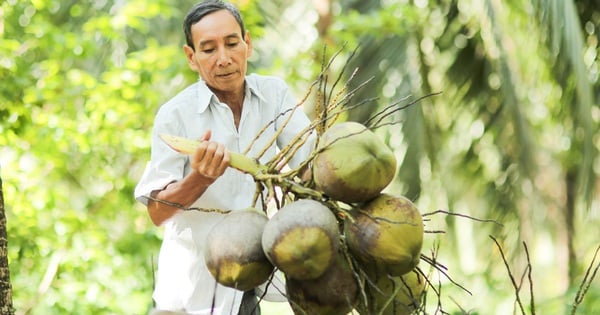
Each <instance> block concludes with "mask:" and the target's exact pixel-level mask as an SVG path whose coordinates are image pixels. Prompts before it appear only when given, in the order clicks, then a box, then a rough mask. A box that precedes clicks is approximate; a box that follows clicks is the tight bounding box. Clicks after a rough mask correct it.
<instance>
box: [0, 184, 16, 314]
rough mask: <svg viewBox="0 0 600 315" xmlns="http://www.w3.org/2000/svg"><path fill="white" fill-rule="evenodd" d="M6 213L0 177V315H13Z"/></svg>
mask: <svg viewBox="0 0 600 315" xmlns="http://www.w3.org/2000/svg"><path fill="white" fill-rule="evenodd" d="M6 234H7V233H6V213H5V211H4V192H3V191H2V177H0V314H14V310H13V303H12V286H11V284H10V268H9V266H8V240H7V235H6Z"/></svg>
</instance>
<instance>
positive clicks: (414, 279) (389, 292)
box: [356, 270, 426, 315]
mask: <svg viewBox="0 0 600 315" xmlns="http://www.w3.org/2000/svg"><path fill="white" fill-rule="evenodd" d="M365 274H366V278H365V279H364V280H365V281H364V290H365V297H366V300H359V302H358V305H357V307H356V309H357V311H358V313H359V314H361V315H370V314H382V315H405V314H406V315H408V314H412V313H413V312H414V311H415V310H417V309H418V308H419V306H420V304H421V300H422V295H423V292H424V290H425V286H426V282H425V279H424V277H423V276H422V275H421V274H420V273H419V272H418V271H416V270H413V271H411V272H409V273H407V274H405V275H403V276H400V277H393V276H390V275H388V274H385V273H381V272H374V271H373V270H371V271H366V272H365ZM365 302H366V303H365Z"/></svg>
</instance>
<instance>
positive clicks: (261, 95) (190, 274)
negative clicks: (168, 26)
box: [135, 74, 313, 315]
mask: <svg viewBox="0 0 600 315" xmlns="http://www.w3.org/2000/svg"><path fill="white" fill-rule="evenodd" d="M245 95H246V97H245V98H244V103H243V107H242V115H241V119H240V122H239V129H236V127H235V124H234V120H233V113H232V111H231V110H230V108H229V107H228V106H227V105H226V104H223V103H220V102H219V100H218V99H217V97H216V96H215V95H214V94H213V93H212V92H211V91H210V89H209V88H208V87H207V86H206V84H205V83H204V82H203V81H199V82H197V83H195V84H192V85H191V86H189V87H187V88H186V89H184V90H183V91H181V92H180V93H179V94H178V95H176V96H175V97H174V98H172V99H171V100H169V101H168V102H167V103H165V104H164V105H163V106H161V107H160V109H159V111H158V113H157V115H156V118H155V122H154V127H153V130H152V149H151V159H150V162H149V163H148V164H147V166H146V169H145V171H144V174H143V175H142V178H141V180H140V182H139V183H138V185H137V187H136V189H135V197H136V199H137V200H139V201H140V202H142V203H144V204H147V198H146V197H147V196H149V195H150V193H151V192H152V191H154V190H159V189H163V188H164V187H165V186H166V185H168V184H169V183H171V182H173V181H177V180H181V179H182V178H183V177H184V176H185V175H186V174H188V173H189V172H190V162H189V157H188V156H187V155H183V154H179V153H177V152H175V151H173V150H172V149H171V148H169V147H168V146H167V145H166V144H165V143H163V141H162V140H161V139H160V138H159V134H161V133H165V134H170V135H176V136H181V137H186V138H190V139H198V138H200V137H201V136H202V135H203V134H204V132H205V131H206V130H208V129H210V130H211V131H212V137H211V140H213V141H216V142H220V143H223V144H224V145H225V146H226V147H227V149H228V150H230V151H232V152H244V151H245V150H246V148H247V147H249V146H250V145H251V143H253V141H255V142H254V144H253V145H252V148H251V150H250V151H249V153H248V154H247V155H248V156H250V157H253V158H254V157H256V156H257V154H258V152H261V151H262V150H263V149H264V147H265V145H266V144H267V143H268V142H269V141H270V140H271V139H272V137H273V136H274V134H275V132H276V129H277V128H281V126H282V123H283V122H284V121H285V119H286V117H287V116H289V113H290V111H289V109H290V108H292V107H294V106H295V105H296V104H297V101H296V99H295V98H294V97H292V95H291V93H290V92H289V89H288V87H287V85H286V84H285V83H284V81H282V80H281V79H278V78H274V77H266V76H259V75H255V74H252V75H249V76H247V77H246V94H245ZM281 113H287V114H284V115H282V114H281ZM273 121H275V123H274V124H273V123H272V122H273ZM309 123H310V122H309V120H308V118H307V117H306V115H305V114H304V113H303V112H302V109H301V108H298V109H296V111H295V112H294V114H293V116H292V119H291V121H290V122H289V123H288V124H287V125H286V127H285V128H284V129H283V132H282V133H281V134H280V135H279V136H278V137H277V141H276V145H271V146H270V147H269V148H268V150H267V153H266V154H265V155H264V156H263V157H262V158H261V159H260V161H261V162H262V163H265V162H266V161H268V160H269V159H270V158H272V157H273V156H274V154H275V153H276V152H277V148H278V147H279V148H281V147H283V146H284V145H285V144H287V143H289V142H290V141H291V140H292V139H293V138H294V137H296V135H298V134H300V133H301V132H302V131H303V129H304V128H305V127H307V126H308V124H309ZM269 124H270V125H269ZM265 126H269V127H268V128H267V129H266V130H265V131H264V132H263V134H262V136H261V137H260V138H258V140H255V138H256V135H258V134H259V132H260V131H261V130H262V129H263V128H264V127H265ZM312 145H313V142H311V141H309V142H307V144H306V145H305V146H304V147H303V148H302V150H300V151H298V152H297V153H296V155H295V156H294V158H293V159H292V160H291V161H290V164H291V165H293V166H297V165H299V164H300V163H301V162H302V161H303V160H304V159H305V158H306V157H307V156H308V154H309V152H310V150H311V149H312ZM255 190H256V184H255V182H254V180H253V178H252V176H250V175H247V174H244V173H242V172H240V171H238V170H235V169H233V168H228V169H227V170H226V171H225V174H223V176H221V177H219V178H218V179H217V180H216V181H215V182H214V183H213V184H212V185H211V186H209V187H208V189H207V190H206V191H205V192H204V194H203V195H202V196H201V197H200V198H198V200H196V202H195V203H194V204H193V205H192V207H199V208H204V209H223V210H239V209H245V208H248V207H250V206H252V200H253V197H254V193H255ZM221 217H222V215H220V214H217V213H208V212H201V211H184V212H179V213H177V214H176V215H175V216H173V217H172V218H171V219H169V220H168V221H167V222H166V223H165V225H164V226H165V231H164V238H163V243H162V246H161V249H160V254H159V258H158V272H157V277H156V286H155V290H154V294H153V298H154V300H155V302H156V304H157V309H163V310H173V311H185V312H187V313H190V314H234V315H235V314H237V312H238V309H239V305H240V302H241V299H242V294H243V292H241V291H238V290H235V289H232V288H228V287H224V286H221V285H220V284H218V283H216V281H215V279H214V278H213V277H212V275H211V274H210V272H209V271H208V269H207V268H206V265H205V263H204V247H205V245H204V244H205V242H206V237H207V234H208V231H209V230H210V229H211V227H212V226H214V224H215V223H217V222H218V221H219V219H220V218H221ZM231 233H235V231H231Z"/></svg>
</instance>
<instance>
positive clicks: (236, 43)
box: [227, 42, 239, 47]
mask: <svg viewBox="0 0 600 315" xmlns="http://www.w3.org/2000/svg"><path fill="white" fill-rule="evenodd" d="M238 44H239V42H235V43H228V44H227V47H235V46H237V45H238Z"/></svg>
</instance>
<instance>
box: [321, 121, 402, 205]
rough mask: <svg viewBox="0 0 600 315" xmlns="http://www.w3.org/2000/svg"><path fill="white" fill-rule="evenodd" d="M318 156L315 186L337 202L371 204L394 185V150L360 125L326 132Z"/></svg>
mask: <svg viewBox="0 0 600 315" xmlns="http://www.w3.org/2000/svg"><path fill="white" fill-rule="evenodd" d="M317 152H318V153H317V155H316V156H315V158H314V159H313V166H312V170H313V179H314V182H315V186H316V187H317V189H319V190H321V191H323V192H324V193H325V194H326V195H328V196H329V197H331V198H333V199H336V200H341V201H344V202H348V203H353V202H364V201H367V200H370V199H372V198H374V197H376V196H377V195H378V194H379V193H380V192H381V191H382V190H383V189H384V188H385V187H386V186H387V185H388V184H389V183H390V182H391V181H392V179H393V178H394V175H395V172H396V163H397V162H396V157H395V156H394V153H393V152H392V150H390V148H389V147H388V146H387V145H386V144H385V143H383V141H381V140H380V139H379V138H378V137H377V136H376V135H375V133H373V132H372V131H371V130H369V129H367V128H366V127H365V126H363V125H362V124H360V123H357V122H342V123H338V124H335V125H333V126H332V127H330V128H329V129H327V131H325V133H323V135H322V136H321V139H320V142H319V147H318V148H317Z"/></svg>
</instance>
